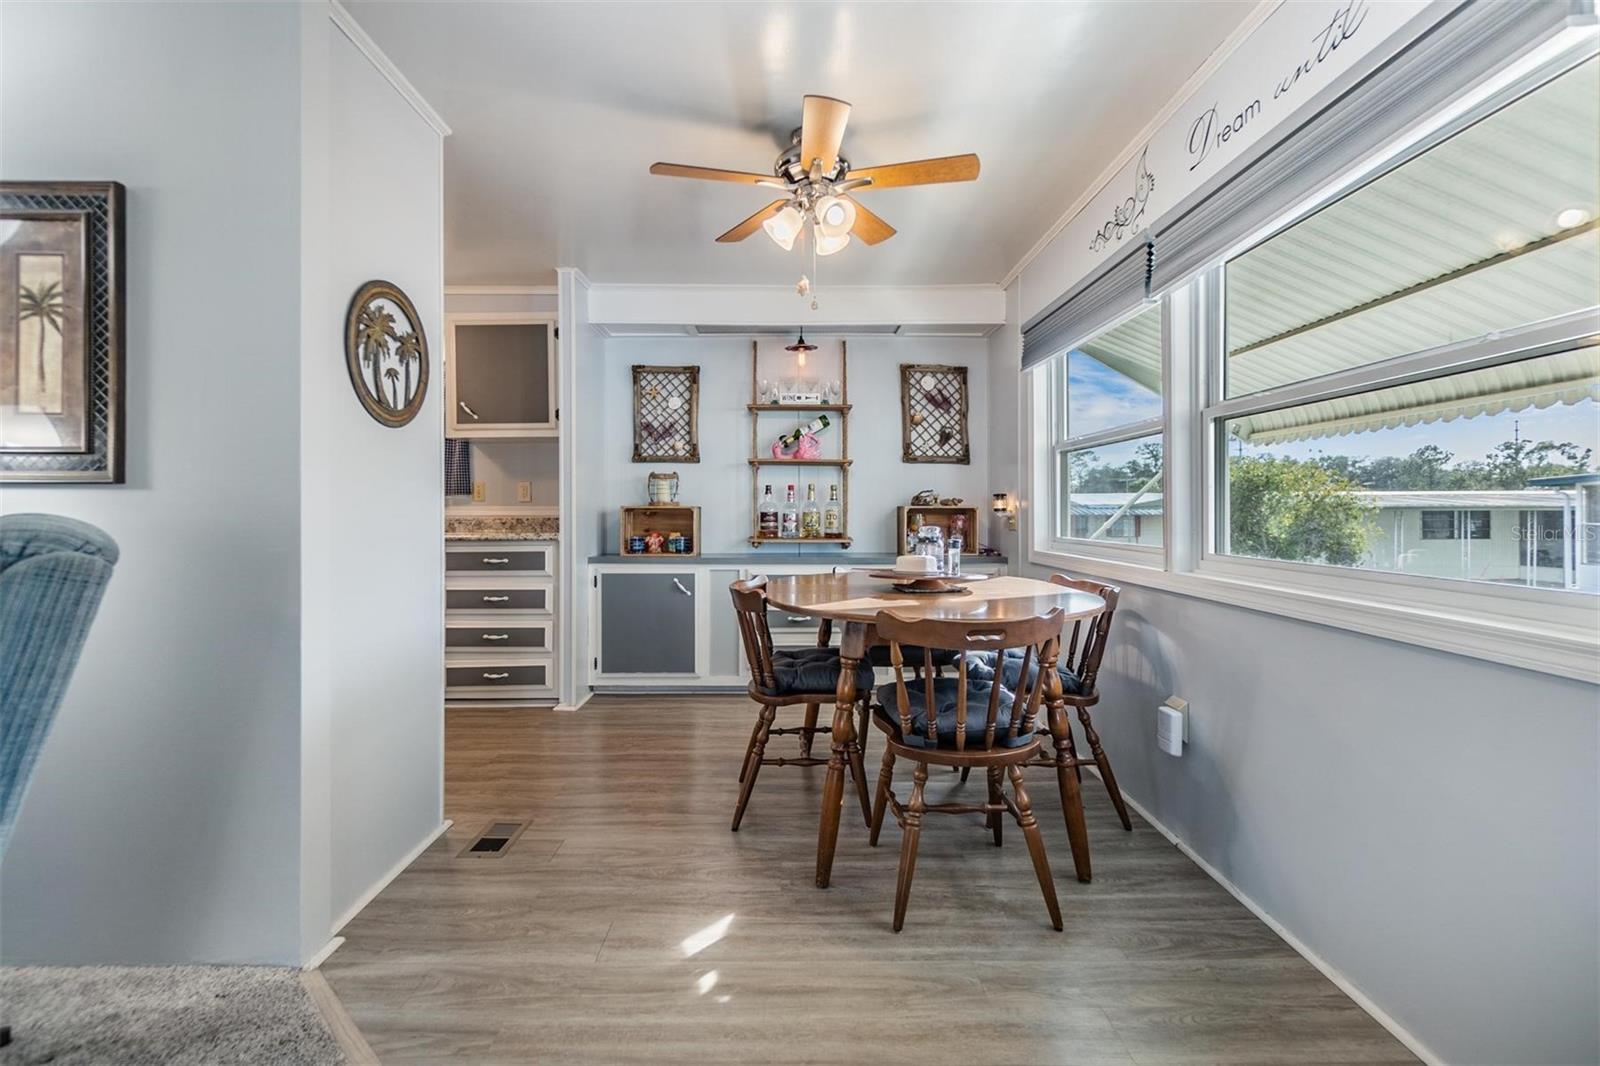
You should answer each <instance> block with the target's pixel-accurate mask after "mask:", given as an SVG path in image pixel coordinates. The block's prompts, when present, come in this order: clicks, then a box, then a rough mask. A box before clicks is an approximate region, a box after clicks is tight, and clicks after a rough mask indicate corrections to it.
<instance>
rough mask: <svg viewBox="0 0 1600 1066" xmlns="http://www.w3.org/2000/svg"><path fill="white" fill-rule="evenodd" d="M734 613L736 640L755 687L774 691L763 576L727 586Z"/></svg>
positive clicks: (769, 630)
mask: <svg viewBox="0 0 1600 1066" xmlns="http://www.w3.org/2000/svg"><path fill="white" fill-rule="evenodd" d="M728 592H729V593H730V594H731V595H732V596H733V610H734V614H735V616H736V617H737V618H738V621H739V639H740V641H741V642H743V644H744V657H745V662H746V663H748V664H749V666H750V676H751V678H753V679H754V680H755V683H756V687H758V688H764V689H773V688H776V687H777V685H778V678H777V675H776V673H774V671H773V669H772V630H771V628H770V627H768V625H767V579H766V577H765V576H758V577H752V578H750V579H748V580H745V581H735V582H733V583H732V584H731V585H729V586H728Z"/></svg>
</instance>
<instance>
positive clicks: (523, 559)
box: [445, 548, 555, 574]
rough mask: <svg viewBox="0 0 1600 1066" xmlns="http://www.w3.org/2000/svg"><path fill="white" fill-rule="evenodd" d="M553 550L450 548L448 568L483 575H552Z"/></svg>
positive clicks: (459, 572)
mask: <svg viewBox="0 0 1600 1066" xmlns="http://www.w3.org/2000/svg"><path fill="white" fill-rule="evenodd" d="M554 554H555V552H554V551H553V550H552V549H550V548H472V549H461V548H449V549H447V550H446V551H445V569H446V570H448V571H450V572H451V573H456V574H482V573H489V572H496V573H498V572H506V571H513V570H514V571H516V572H518V573H523V574H548V573H551V564H552V563H553V562H554V559H553V558H552V556H553V555H554Z"/></svg>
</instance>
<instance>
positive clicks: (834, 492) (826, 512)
mask: <svg viewBox="0 0 1600 1066" xmlns="http://www.w3.org/2000/svg"><path fill="white" fill-rule="evenodd" d="M822 535H823V536H824V537H839V536H843V535H844V521H843V519H842V516H841V513H840V510H839V486H838V485H829V486H828V506H826V507H824V508H823V509H822Z"/></svg>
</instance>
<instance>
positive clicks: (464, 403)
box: [456, 400, 482, 422]
mask: <svg viewBox="0 0 1600 1066" xmlns="http://www.w3.org/2000/svg"><path fill="white" fill-rule="evenodd" d="M456 403H459V404H460V405H461V409H462V410H463V411H465V412H467V414H469V415H471V416H472V420H473V421H474V422H479V421H482V420H481V419H480V418H479V417H478V412H476V411H474V410H473V409H472V408H470V407H468V406H467V401H465V400H457V401H456Z"/></svg>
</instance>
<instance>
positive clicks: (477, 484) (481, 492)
mask: <svg viewBox="0 0 1600 1066" xmlns="http://www.w3.org/2000/svg"><path fill="white" fill-rule="evenodd" d="M488 498H489V487H488V486H487V485H486V484H484V483H483V482H482V481H474V482H473V483H472V500H473V502H474V503H482V502H483V501H484V500H487V499H488Z"/></svg>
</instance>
